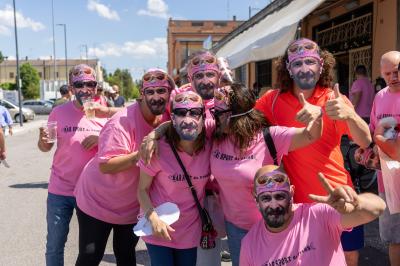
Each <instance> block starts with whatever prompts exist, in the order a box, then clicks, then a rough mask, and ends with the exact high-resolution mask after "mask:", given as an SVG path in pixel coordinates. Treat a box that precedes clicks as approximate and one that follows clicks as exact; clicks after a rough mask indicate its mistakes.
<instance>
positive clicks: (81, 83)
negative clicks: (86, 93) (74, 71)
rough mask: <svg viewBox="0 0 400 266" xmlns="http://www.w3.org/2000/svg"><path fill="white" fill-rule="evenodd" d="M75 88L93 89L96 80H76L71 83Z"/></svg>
mask: <svg viewBox="0 0 400 266" xmlns="http://www.w3.org/2000/svg"><path fill="white" fill-rule="evenodd" d="M73 86H74V88H75V89H83V88H84V87H87V88H90V89H94V88H96V86H97V82H96V81H76V82H74V84H73Z"/></svg>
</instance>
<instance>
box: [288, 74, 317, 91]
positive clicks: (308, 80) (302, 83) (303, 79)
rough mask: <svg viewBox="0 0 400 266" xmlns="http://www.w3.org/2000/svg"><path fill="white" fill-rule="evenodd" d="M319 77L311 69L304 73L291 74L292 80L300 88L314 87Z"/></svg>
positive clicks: (309, 88) (308, 88)
mask: <svg viewBox="0 0 400 266" xmlns="http://www.w3.org/2000/svg"><path fill="white" fill-rule="evenodd" d="M318 79H319V75H316V74H315V73H313V72H312V71H308V72H306V73H302V72H299V73H297V75H295V76H293V81H294V83H296V85H297V87H299V88H300V89H302V90H311V89H314V88H315V85H317V82H318Z"/></svg>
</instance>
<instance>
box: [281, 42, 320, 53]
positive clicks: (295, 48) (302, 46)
mask: <svg viewBox="0 0 400 266" xmlns="http://www.w3.org/2000/svg"><path fill="white" fill-rule="evenodd" d="M316 49H317V44H316V43H313V42H306V43H294V44H292V45H290V46H289V47H288V52H289V54H294V53H298V52H300V51H301V50H306V51H314V50H316Z"/></svg>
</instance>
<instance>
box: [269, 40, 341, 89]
mask: <svg viewBox="0 0 400 266" xmlns="http://www.w3.org/2000/svg"><path fill="white" fill-rule="evenodd" d="M296 41H298V40H294V41H292V42H291V43H290V44H289V45H288V46H290V45H292V44H293V43H294V42H296ZM318 52H319V55H320V56H321V58H322V59H323V61H324V65H323V67H322V73H321V75H320V77H319V80H318V83H317V84H318V85H319V86H321V87H330V86H331V85H332V81H333V68H334V67H335V64H336V60H335V57H334V56H333V55H332V54H331V53H330V52H328V51H327V50H320V49H319V48H318ZM287 61H288V53H287V50H286V52H285V54H284V55H283V56H281V57H279V59H278V60H277V62H276V72H277V82H276V83H277V86H278V88H279V89H280V90H281V91H282V92H286V91H291V90H292V89H293V84H294V83H293V79H292V78H291V77H290V74H289V71H288V70H287V68H286V62H287Z"/></svg>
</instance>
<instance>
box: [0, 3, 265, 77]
mask: <svg viewBox="0 0 400 266" xmlns="http://www.w3.org/2000/svg"><path fill="white" fill-rule="evenodd" d="M267 3H269V1H268V0H201V1H192V0H54V14H55V24H57V23H65V24H67V40H68V58H81V57H83V58H84V57H85V48H84V47H83V46H82V45H85V44H86V45H87V46H88V48H89V58H94V57H97V58H99V59H100V60H101V63H102V64H103V66H104V67H105V68H106V69H107V71H108V72H110V71H114V70H115V69H116V68H118V67H119V68H127V69H129V70H130V71H131V73H132V75H133V76H134V78H139V77H140V76H141V74H142V73H143V70H144V69H147V68H150V67H155V66H158V67H161V68H164V69H166V62H167V45H166V38H167V22H168V18H169V17H172V18H173V19H189V20H192V19H193V20H203V19H204V20H206V19H211V20H213V19H216V20H224V19H228V18H229V19H231V18H232V16H233V15H236V17H237V19H238V20H246V19H248V7H249V6H252V7H254V8H263V7H264V6H265V5H266V4H267ZM16 6H17V12H18V14H17V23H18V41H19V54H20V58H25V56H28V58H30V59H37V58H49V57H50V56H51V55H52V54H53V46H52V26H51V25H52V21H51V0H16ZM228 6H229V10H228ZM253 12H257V11H255V10H254V11H253ZM13 23H14V22H13V13H12V0H0V50H1V51H2V53H3V55H4V56H9V58H13V59H15V42H14V26H13V25H14V24H13ZM55 39H56V57H57V58H64V31H63V28H62V27H59V26H56V28H55Z"/></svg>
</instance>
